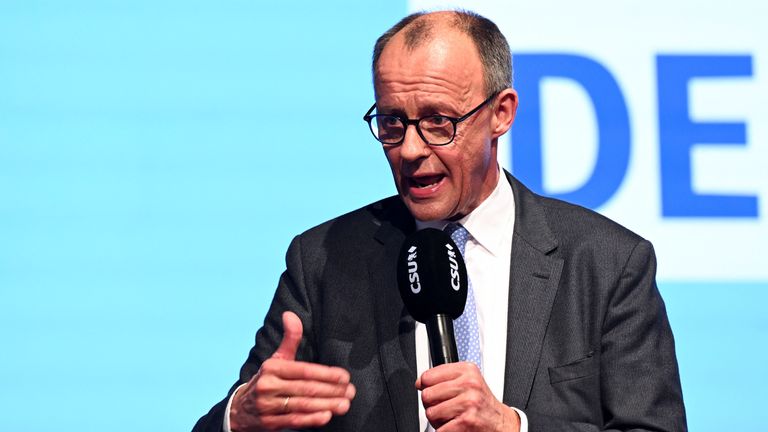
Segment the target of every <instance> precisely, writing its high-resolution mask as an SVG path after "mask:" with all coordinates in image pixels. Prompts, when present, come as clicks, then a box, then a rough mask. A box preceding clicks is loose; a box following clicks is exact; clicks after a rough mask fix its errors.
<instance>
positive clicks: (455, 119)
mask: <svg viewBox="0 0 768 432" xmlns="http://www.w3.org/2000/svg"><path fill="white" fill-rule="evenodd" d="M498 94H499V93H498V92H496V93H494V94H492V95H490V96H488V99H486V100H484V101H482V102H481V103H480V105H478V106H476V107H474V108H473V109H472V110H471V111H469V112H468V113H466V114H464V115H463V116H461V117H449V116H445V115H439V114H438V115H430V116H426V117H421V118H418V119H409V118H408V117H403V116H399V115H396V114H371V113H372V112H373V110H374V109H376V103H374V104H373V105H372V106H371V109H369V110H368V112H367V113H365V115H364V116H363V120H365V121H366V122H367V123H368V127H369V128H370V130H371V134H372V135H373V137H374V138H376V141H379V142H380V143H382V144H385V145H392V146H395V145H400V144H402V143H403V141H405V132H406V131H407V130H408V126H410V125H413V126H415V127H416V133H418V134H419V136H420V137H421V139H422V140H424V142H425V143H427V144H428V145H431V146H435V147H440V146H444V145H448V144H450V143H452V142H453V140H454V139H456V129H457V126H456V125H458V124H459V123H461V122H463V121H464V120H466V119H468V118H470V117H472V115H473V114H475V113H476V112H478V111H480V109H481V108H482V107H484V106H485V105H486V104H488V102H490V101H492V100H493V98H495V97H496V96H497V95H498ZM377 117H395V118H397V119H398V120H400V121H401V122H403V125H405V127H404V128H403V136H402V138H400V140H398V141H396V142H384V141H382V140H380V139H379V137H378V136H376V132H374V131H373V128H374V125H373V122H372V120H375V119H376V118H377ZM431 117H442V118H444V119H446V120H448V121H449V122H451V123H452V124H453V136H451V139H450V140H448V142H446V143H443V144H433V143H431V142H429V140H427V138H426V137H424V134H423V133H422V132H421V127H420V126H419V123H420V122H421V121H422V120H424V119H428V118H431Z"/></svg>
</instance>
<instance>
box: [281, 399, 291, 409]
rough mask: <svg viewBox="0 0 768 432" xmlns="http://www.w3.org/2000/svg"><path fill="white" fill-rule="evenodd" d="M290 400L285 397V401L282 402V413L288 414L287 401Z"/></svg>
mask: <svg viewBox="0 0 768 432" xmlns="http://www.w3.org/2000/svg"><path fill="white" fill-rule="evenodd" d="M289 400H291V397H290V396H286V397H285V400H284V401H283V413H287V412H288V401H289Z"/></svg>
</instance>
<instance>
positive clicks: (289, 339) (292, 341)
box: [272, 311, 304, 360]
mask: <svg viewBox="0 0 768 432" xmlns="http://www.w3.org/2000/svg"><path fill="white" fill-rule="evenodd" d="M303 329H304V328H303V327H302V325H301V320H300V319H299V317H298V316H297V315H296V314H295V313H293V312H290V311H286V312H283V341H282V342H280V346H279V347H277V351H275V353H274V354H272V358H278V359H283V360H295V359H296V350H297V349H298V348H299V342H301V334H302V332H303Z"/></svg>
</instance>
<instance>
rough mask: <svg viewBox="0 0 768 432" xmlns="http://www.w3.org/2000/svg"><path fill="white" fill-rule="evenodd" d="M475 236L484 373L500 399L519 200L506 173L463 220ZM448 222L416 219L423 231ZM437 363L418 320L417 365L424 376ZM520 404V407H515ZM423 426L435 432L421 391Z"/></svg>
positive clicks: (473, 273)
mask: <svg viewBox="0 0 768 432" xmlns="http://www.w3.org/2000/svg"><path fill="white" fill-rule="evenodd" d="M457 222H458V223H460V224H461V225H463V226H464V228H466V229H467V231H468V232H469V234H470V238H469V240H468V241H467V245H466V249H465V252H464V261H465V263H466V265H467V273H468V275H469V279H470V280H471V281H472V288H473V291H474V294H475V304H476V307H477V320H478V325H479V328H480V351H481V352H482V361H483V367H482V371H483V377H484V378H485V381H486V383H487V384H488V387H489V388H490V389H491V392H492V393H493V395H494V396H495V397H496V399H498V400H500V401H501V400H502V398H503V396H504V374H505V366H506V359H507V306H508V304H509V300H508V299H509V271H510V260H511V254H512V233H513V231H514V225H515V199H514V195H513V194H512V186H511V185H510V184H509V182H508V181H507V179H506V177H505V176H504V175H503V174H502V173H500V174H499V182H498V183H497V185H496V188H495V189H494V190H493V192H491V195H489V196H488V198H486V199H485V201H483V202H482V203H480V205H479V206H478V207H477V208H476V209H475V210H473V211H472V212H471V213H470V214H468V215H467V216H465V217H463V218H461V219H459V220H458V221H457ZM447 224H448V222H446V221H430V222H421V221H418V220H417V221H416V227H417V228H418V229H423V228H428V227H429V228H437V229H440V230H442V229H443V228H444V227H445V225H447ZM430 365H431V359H430V356H429V340H428V338H427V330H426V326H425V325H424V324H422V323H418V322H417V323H416V369H417V374H418V376H421V374H422V373H424V372H425V371H426V370H427V369H429V367H430ZM513 408H514V407H513ZM514 409H515V411H517V413H518V414H519V415H520V420H521V428H520V430H521V432H527V430H528V421H527V418H526V416H525V414H524V413H523V412H522V411H520V410H518V409H516V408H514ZM419 430H421V431H427V432H432V431H434V429H433V428H432V426H431V425H429V424H428V422H427V417H426V415H425V414H424V406H423V405H422V404H421V392H419Z"/></svg>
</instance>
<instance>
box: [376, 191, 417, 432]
mask: <svg viewBox="0 0 768 432" xmlns="http://www.w3.org/2000/svg"><path fill="white" fill-rule="evenodd" d="M392 207H393V209H391V210H392V211H391V212H390V213H389V214H388V215H385V216H383V217H382V218H381V219H379V220H378V221H377V222H380V223H381V226H380V227H379V229H378V231H377V232H376V235H375V239H376V241H378V242H379V243H380V244H381V247H379V248H378V251H377V252H376V253H374V255H373V256H372V257H371V258H372V259H371V260H370V262H369V276H370V281H371V289H372V290H373V298H374V313H375V322H376V333H377V336H378V346H379V356H380V360H381V368H382V373H383V375H384V380H385V384H386V388H387V393H388V394H389V402H390V406H391V407H392V411H393V415H394V419H395V423H396V425H397V430H398V431H400V432H412V431H416V430H418V428H419V418H418V403H419V400H418V397H417V393H416V389H415V388H414V382H415V381H416V341H415V336H414V326H415V323H414V320H413V318H411V316H410V315H409V314H408V312H407V310H406V308H405V305H404V304H403V301H402V299H401V298H400V292H399V290H398V289H397V279H396V273H395V272H396V267H397V265H396V260H397V254H398V252H399V251H400V245H401V244H402V242H403V240H404V239H405V236H406V233H410V232H412V231H413V230H414V229H415V227H414V223H413V219H412V218H411V217H410V216H409V215H408V213H407V210H406V209H405V206H403V205H402V202H401V201H399V200H397V204H396V205H394V206H392Z"/></svg>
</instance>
